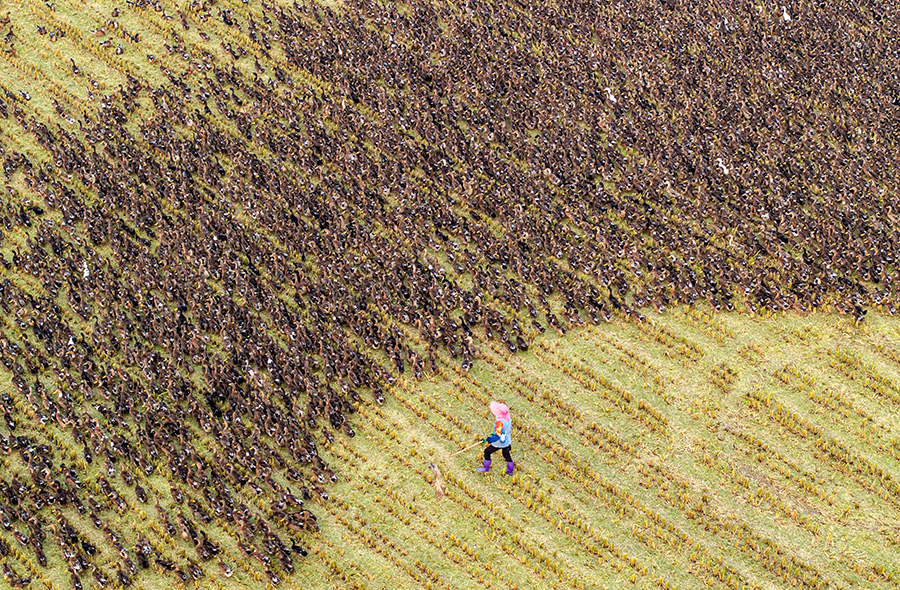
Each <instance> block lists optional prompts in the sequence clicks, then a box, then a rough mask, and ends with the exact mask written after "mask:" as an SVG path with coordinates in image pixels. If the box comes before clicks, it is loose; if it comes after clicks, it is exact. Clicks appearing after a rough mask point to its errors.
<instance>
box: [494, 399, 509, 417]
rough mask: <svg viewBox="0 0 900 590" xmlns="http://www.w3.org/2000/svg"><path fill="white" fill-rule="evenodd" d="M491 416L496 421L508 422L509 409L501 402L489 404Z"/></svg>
mask: <svg viewBox="0 0 900 590" xmlns="http://www.w3.org/2000/svg"><path fill="white" fill-rule="evenodd" d="M491 414H493V415H494V417H496V418H497V419H498V420H509V408H508V407H507V405H506V404H504V403H501V402H491Z"/></svg>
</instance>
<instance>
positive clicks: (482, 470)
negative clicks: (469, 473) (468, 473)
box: [475, 459, 491, 473]
mask: <svg viewBox="0 0 900 590" xmlns="http://www.w3.org/2000/svg"><path fill="white" fill-rule="evenodd" d="M490 470H491V462H490V461H489V460H488V459H485V460H484V465H482V466H481V467H479V468H478V469H476V470H475V471H477V472H478V473H487V472H488V471H490Z"/></svg>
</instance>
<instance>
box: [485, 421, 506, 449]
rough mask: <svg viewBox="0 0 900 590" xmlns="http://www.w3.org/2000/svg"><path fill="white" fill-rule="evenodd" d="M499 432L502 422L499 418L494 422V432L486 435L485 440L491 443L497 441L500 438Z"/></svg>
mask: <svg viewBox="0 0 900 590" xmlns="http://www.w3.org/2000/svg"><path fill="white" fill-rule="evenodd" d="M501 434H503V422H501V421H500V420H497V423H496V424H494V434H492V435H490V436H489V437H487V441H486V442H489V443H491V444H493V443H495V442H497V441H498V440H500V435H501Z"/></svg>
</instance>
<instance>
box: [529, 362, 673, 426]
mask: <svg viewBox="0 0 900 590" xmlns="http://www.w3.org/2000/svg"><path fill="white" fill-rule="evenodd" d="M535 356H536V357H537V358H539V359H540V360H542V361H544V362H545V363H547V364H549V365H550V366H551V367H553V368H554V369H556V370H558V371H560V372H561V373H564V374H565V375H567V376H568V377H570V378H571V379H572V380H573V381H575V382H576V383H578V384H579V385H581V386H582V387H584V388H585V389H586V390H588V391H590V392H592V393H595V394H597V395H599V396H600V397H601V398H603V399H604V400H606V401H608V402H609V403H611V404H613V405H614V406H616V407H617V408H619V410H621V411H622V412H623V413H624V414H626V415H628V416H631V417H632V418H634V419H635V420H637V421H638V422H640V423H642V424H643V425H644V426H646V427H647V428H648V429H650V430H651V431H652V432H665V431H666V428H667V426H668V420H667V419H666V417H665V416H664V415H663V414H662V413H661V412H659V410H657V409H656V408H654V407H652V406H651V405H650V404H648V403H646V402H645V401H644V400H638V402H637V403H636V404H635V403H632V402H633V397H632V395H631V393H629V392H628V391H626V390H625V389H623V388H621V387H619V386H618V385H616V384H614V383H612V382H611V381H609V380H608V379H606V378H605V377H603V376H602V375H600V374H598V373H597V372H596V371H595V370H594V369H593V368H592V367H590V366H589V365H587V364H586V363H584V362H582V361H580V360H578V359H573V358H569V357H568V355H566V354H565V353H560V355H559V359H557V358H555V357H553V356H550V355H548V354H546V353H543V352H538V351H535Z"/></svg>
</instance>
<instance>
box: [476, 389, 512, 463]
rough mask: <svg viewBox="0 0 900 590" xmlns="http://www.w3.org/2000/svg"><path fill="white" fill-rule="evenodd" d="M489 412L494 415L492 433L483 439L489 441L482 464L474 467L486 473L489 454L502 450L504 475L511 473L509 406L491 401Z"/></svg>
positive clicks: (489, 459)
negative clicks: (504, 465) (504, 462)
mask: <svg viewBox="0 0 900 590" xmlns="http://www.w3.org/2000/svg"><path fill="white" fill-rule="evenodd" d="M491 413H492V414H493V415H494V419H495V422H494V433H493V434H491V435H490V436H489V437H487V438H485V439H483V441H484V442H486V443H489V444H488V446H487V447H485V449H484V465H482V466H481V467H479V468H478V469H476V471H478V472H479V473H487V472H488V471H490V469H491V455H492V454H493V453H495V452H496V451H503V458H504V459H506V475H512V473H513V467H515V464H514V463H513V460H512V455H510V453H509V451H510V449H511V448H512V446H511V444H512V436H511V431H512V422H511V421H510V419H509V408H508V407H507V406H506V404H503V403H500V402H491Z"/></svg>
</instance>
